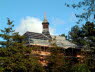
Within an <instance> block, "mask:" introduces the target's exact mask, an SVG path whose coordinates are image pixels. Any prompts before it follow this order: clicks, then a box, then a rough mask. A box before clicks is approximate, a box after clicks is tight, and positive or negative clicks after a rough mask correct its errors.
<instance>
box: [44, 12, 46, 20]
mask: <svg viewBox="0 0 95 72" xmlns="http://www.w3.org/2000/svg"><path fill="white" fill-rule="evenodd" d="M44 19H45V20H46V12H44Z"/></svg>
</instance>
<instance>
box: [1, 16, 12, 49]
mask: <svg viewBox="0 0 95 72" xmlns="http://www.w3.org/2000/svg"><path fill="white" fill-rule="evenodd" d="M7 25H8V28H4V30H2V29H1V32H2V33H1V34H0V37H2V38H3V40H5V41H2V42H1V41H0V44H1V45H2V46H3V47H7V48H8V47H10V46H11V44H12V34H13V33H14V30H13V29H12V28H13V27H14V25H13V21H10V19H9V18H8V23H7Z"/></svg>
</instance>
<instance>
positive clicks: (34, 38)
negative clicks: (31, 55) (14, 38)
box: [24, 16, 75, 48]
mask: <svg viewBox="0 0 95 72" xmlns="http://www.w3.org/2000/svg"><path fill="white" fill-rule="evenodd" d="M42 26H43V31H42V33H35V32H28V31H27V32H26V33H25V34H24V36H26V39H25V40H26V41H27V43H26V44H27V45H38V46H47V47H51V46H52V44H53V43H55V44H56V45H57V46H58V47H63V48H69V47H74V46H75V45H74V44H73V43H70V42H69V41H67V40H66V39H65V37H61V36H53V35H50V32H49V22H48V20H47V19H46V16H44V20H43V22H42Z"/></svg>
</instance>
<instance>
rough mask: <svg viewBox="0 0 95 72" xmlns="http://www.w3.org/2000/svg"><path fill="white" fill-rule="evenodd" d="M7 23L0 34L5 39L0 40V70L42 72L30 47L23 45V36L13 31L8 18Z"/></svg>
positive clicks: (8, 71) (0, 71)
mask: <svg viewBox="0 0 95 72" xmlns="http://www.w3.org/2000/svg"><path fill="white" fill-rule="evenodd" d="M7 25H8V28H5V29H4V30H1V32H2V34H0V37H2V38H3V39H4V40H5V41H3V42H0V43H1V44H2V48H0V72H43V71H44V69H43V67H42V66H41V64H40V63H39V62H38V60H37V59H36V58H35V57H34V56H33V55H32V54H31V51H32V50H31V48H28V47H26V46H25V45H24V43H25V42H24V40H23V39H24V36H20V35H19V34H18V33H17V32H14V30H13V26H14V25H13V24H12V21H10V19H8V23H7Z"/></svg>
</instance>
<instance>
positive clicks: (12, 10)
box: [0, 0, 79, 35]
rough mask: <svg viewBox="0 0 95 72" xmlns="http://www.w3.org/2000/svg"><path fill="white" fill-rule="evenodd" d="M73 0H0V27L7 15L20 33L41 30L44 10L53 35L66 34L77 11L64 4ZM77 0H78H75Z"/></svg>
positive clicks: (74, 20)
mask: <svg viewBox="0 0 95 72" xmlns="http://www.w3.org/2000/svg"><path fill="white" fill-rule="evenodd" d="M74 1H75V0H0V28H3V27H6V21H7V17H8V18H10V19H11V20H13V21H14V25H15V27H14V29H15V30H16V31H18V32H20V34H23V33H25V32H26V31H32V32H39V33H41V32H42V24H41V23H42V21H43V19H44V12H45V13H46V16H47V19H48V22H49V23H50V33H51V34H53V35H60V34H63V33H64V34H66V35H67V34H68V32H69V31H70V29H71V27H72V26H74V25H75V24H76V23H75V22H76V17H75V16H74V14H75V13H76V12H77V11H75V10H74V9H72V8H68V7H66V6H65V3H66V2H68V3H71V2H73V3H75V2H74ZM76 1H79V0H76Z"/></svg>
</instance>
